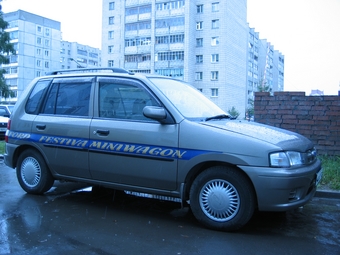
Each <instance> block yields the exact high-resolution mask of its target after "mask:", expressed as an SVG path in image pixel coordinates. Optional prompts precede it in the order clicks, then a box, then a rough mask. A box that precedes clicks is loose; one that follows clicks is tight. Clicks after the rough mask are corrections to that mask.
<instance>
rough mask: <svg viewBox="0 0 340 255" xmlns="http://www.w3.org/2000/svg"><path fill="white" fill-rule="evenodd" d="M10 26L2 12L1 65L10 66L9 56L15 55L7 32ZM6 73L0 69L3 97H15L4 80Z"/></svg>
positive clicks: (0, 27)
mask: <svg viewBox="0 0 340 255" xmlns="http://www.w3.org/2000/svg"><path fill="white" fill-rule="evenodd" d="M7 26H8V22H6V21H5V20H4V19H3V16H2V13H1V12H0V65H2V64H8V63H9V59H8V56H9V55H10V54H13V55H15V49H14V46H13V44H11V43H10V40H11V38H10V35H9V33H7V32H6V31H5V29H6V28H7ZM5 73H6V71H5V69H0V92H1V95H2V97H4V98H8V97H14V93H13V91H11V90H10V89H9V87H8V85H7V84H6V80H5V78H4V74H5Z"/></svg>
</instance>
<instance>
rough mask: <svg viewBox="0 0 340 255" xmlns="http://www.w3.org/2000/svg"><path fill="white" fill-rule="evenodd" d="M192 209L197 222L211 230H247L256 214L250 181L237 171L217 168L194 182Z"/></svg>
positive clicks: (206, 171) (207, 170) (191, 195)
mask: <svg viewBox="0 0 340 255" xmlns="http://www.w3.org/2000/svg"><path fill="white" fill-rule="evenodd" d="M190 206H191V210H192V212H193V214H194V216H195V217H196V219H197V220H198V221H199V222H201V223H202V224H203V225H205V226H206V227H208V228H211V229H215V230H224V231H234V230H237V229H239V228H241V227H242V226H244V225H245V224H246V223H247V222H248V221H249V220H250V218H251V217H252V215H253V213H254V210H255V194H254V190H253V188H252V185H251V183H250V181H249V180H248V179H247V178H246V177H245V176H244V174H243V173H242V172H240V171H239V170H237V169H235V168H231V167H224V166H214V167H210V168H208V169H206V170H205V171H203V172H202V173H201V174H199V175H198V176H197V177H196V179H195V180H194V182H193V184H192V186H191V189H190Z"/></svg>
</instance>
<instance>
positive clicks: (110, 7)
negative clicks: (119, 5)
mask: <svg viewBox="0 0 340 255" xmlns="http://www.w3.org/2000/svg"><path fill="white" fill-rule="evenodd" d="M114 9H115V2H110V3H109V10H110V11H113V10H114Z"/></svg>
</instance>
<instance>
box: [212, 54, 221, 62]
mask: <svg viewBox="0 0 340 255" xmlns="http://www.w3.org/2000/svg"><path fill="white" fill-rule="evenodd" d="M218 61H219V55H218V54H212V55H211V63H218Z"/></svg>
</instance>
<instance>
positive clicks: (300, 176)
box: [4, 68, 322, 231]
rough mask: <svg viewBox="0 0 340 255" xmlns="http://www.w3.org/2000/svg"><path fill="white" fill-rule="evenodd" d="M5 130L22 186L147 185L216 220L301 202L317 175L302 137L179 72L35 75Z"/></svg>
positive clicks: (141, 189) (153, 193)
mask: <svg viewBox="0 0 340 255" xmlns="http://www.w3.org/2000/svg"><path fill="white" fill-rule="evenodd" d="M5 139H6V152H5V155H4V157H5V163H6V164H7V165H8V166H9V167H11V168H15V169H16V173H17V178H18V181H19V184H20V185H21V187H22V188H23V189H24V190H25V191H26V192H27V193H30V194H43V193H45V192H47V191H48V190H49V189H50V188H51V187H52V186H53V183H54V181H55V180H63V181H74V182H83V183H86V184H88V185H89V186H94V187H97V186H101V187H105V188H109V189H114V190H124V191H129V192H132V193H138V194H148V195H149V197H153V198H156V199H164V198H165V199H173V200H174V201H178V202H180V203H182V206H190V208H191V210H192V213H193V215H194V216H195V217H196V219H197V220H198V221H199V222H200V223H202V224H203V225H204V226H206V227H208V228H211V229H215V230H224V231H234V230H237V229H239V228H241V227H242V226H244V225H245V224H246V223H247V222H248V221H249V220H250V218H251V217H252V215H253V213H254V211H255V210H259V211H287V210H290V209H293V208H297V207H300V206H302V205H304V204H305V203H307V202H308V201H309V200H310V199H312V197H313V196H314V194H315V191H316V186H317V184H318V182H319V181H320V179H321V176H322V167H321V163H320V161H319V159H318V158H317V154H316V150H315V148H314V145H313V144H312V142H311V141H310V140H308V139H307V138H305V137H303V136H301V135H299V134H297V133H293V132H290V131H287V130H283V129H278V128H275V127H271V126H266V125H263V124H259V123H256V122H249V121H244V120H237V119H233V118H231V117H230V116H229V115H228V114H227V113H226V112H224V111H223V110H221V109H220V108H219V107H218V106H216V105H215V104H214V103H212V102H211V101H210V100H209V99H208V98H206V97H205V96H204V95H203V94H202V93H201V92H200V91H198V90H197V89H195V88H194V87H192V86H190V85H188V84H187V83H185V82H183V81H181V80H176V79H173V78H168V77H162V76H156V75H141V74H134V73H131V72H128V71H125V70H124V69H118V68H114V69H108V68H102V69H78V70H64V71H55V72H51V73H49V74H47V75H46V76H44V77H39V78H36V79H34V80H33V81H32V82H31V83H30V84H29V86H27V88H26V90H25V91H24V93H23V94H22V95H21V97H20V100H19V101H18V102H17V103H16V105H15V108H14V111H13V113H12V115H11V116H10V120H9V123H8V127H7V131H6V137H5Z"/></svg>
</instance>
